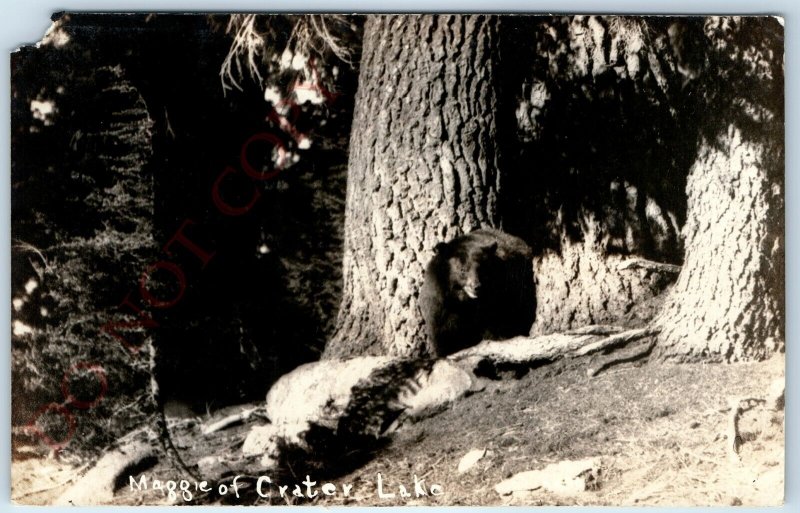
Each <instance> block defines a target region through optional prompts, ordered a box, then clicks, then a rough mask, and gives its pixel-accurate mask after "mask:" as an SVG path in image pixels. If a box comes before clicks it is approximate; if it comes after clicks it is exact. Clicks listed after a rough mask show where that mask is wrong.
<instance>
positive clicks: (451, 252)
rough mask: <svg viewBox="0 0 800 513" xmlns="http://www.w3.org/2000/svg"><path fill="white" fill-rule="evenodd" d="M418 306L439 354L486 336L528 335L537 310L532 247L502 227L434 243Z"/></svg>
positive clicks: (509, 336)
mask: <svg viewBox="0 0 800 513" xmlns="http://www.w3.org/2000/svg"><path fill="white" fill-rule="evenodd" d="M435 251H436V254H435V255H434V257H433V259H432V260H431V261H430V263H429V264H428V267H427V270H426V274H425V282H424V283H423V285H422V289H421V290H420V296H419V306H420V310H421V312H422V317H423V319H424V320H425V324H426V327H427V330H428V336H429V337H430V342H431V347H432V350H433V352H434V354H435V356H446V355H448V354H452V353H455V352H456V351H459V350H460V349H464V348H465V347H470V346H473V345H475V344H477V343H478V342H480V341H481V340H483V339H485V338H494V339H505V338H511V337H514V336H517V335H527V334H528V332H529V331H530V329H531V325H532V324H533V320H534V316H535V310H536V292H535V289H534V282H533V265H532V262H531V258H532V256H533V252H532V251H531V248H530V247H529V246H528V245H527V244H526V243H525V241H523V240H522V239H520V238H519V237H515V236H513V235H509V234H507V233H504V232H501V231H499V230H488V229H486V230H475V231H474V232H471V233H469V234H467V235H463V236H461V237H458V238H456V239H453V240H451V241H450V242H443V243H440V244H438V245H437V246H436V250H435Z"/></svg>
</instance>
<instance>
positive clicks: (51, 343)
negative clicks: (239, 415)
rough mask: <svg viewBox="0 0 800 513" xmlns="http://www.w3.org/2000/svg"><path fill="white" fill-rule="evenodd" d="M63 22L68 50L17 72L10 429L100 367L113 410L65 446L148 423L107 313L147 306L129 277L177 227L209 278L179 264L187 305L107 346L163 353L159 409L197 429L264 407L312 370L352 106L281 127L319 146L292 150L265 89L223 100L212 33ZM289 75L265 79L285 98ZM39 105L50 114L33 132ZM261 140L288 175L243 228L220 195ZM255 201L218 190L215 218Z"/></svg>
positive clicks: (332, 265)
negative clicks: (226, 175)
mask: <svg viewBox="0 0 800 513" xmlns="http://www.w3.org/2000/svg"><path fill="white" fill-rule="evenodd" d="M62 22H63V24H62V26H61V27H62V30H63V31H64V33H65V34H67V35H68V37H69V42H68V43H67V44H64V45H61V46H59V45H58V44H48V45H45V46H42V47H40V48H34V47H25V48H22V49H21V50H20V51H19V52H18V53H15V54H14V55H13V56H12V78H13V80H12V82H13V83H12V151H13V164H12V176H11V182H12V191H13V192H12V224H13V228H12V246H13V250H12V259H13V264H12V269H13V272H12V297H14V298H18V299H19V301H18V304H19V305H20V306H19V308H17V309H16V311H15V312H14V314H13V315H14V319H15V320H16V321H17V322H21V323H23V324H24V325H25V326H28V327H30V328H32V329H33V331H32V333H25V334H24V335H22V336H19V335H17V336H14V344H13V350H12V353H13V358H14V360H13V369H14V371H13V388H14V390H15V394H14V398H13V399H14V400H13V403H14V407H13V410H14V415H13V423H14V425H21V424H24V423H26V422H27V421H28V420H29V419H30V418H31V416H32V415H33V414H34V413H35V412H36V411H37V409H38V408H40V407H41V406H43V405H46V404H49V403H51V402H56V403H59V402H61V401H62V400H63V399H62V378H63V376H65V374H66V373H67V371H68V370H69V368H70V366H71V365H73V364H75V363H77V362H85V361H89V362H95V363H99V364H101V365H102V367H103V369H104V370H105V372H106V374H107V378H108V393H107V395H106V397H105V399H104V400H103V401H101V402H100V403H99V404H98V405H97V406H96V407H95V409H94V410H93V411H92V412H91V413H89V414H84V415H83V416H80V415H78V416H76V419H77V421H78V429H79V432H78V437H77V439H79V440H81V441H82V442H86V446H88V447H96V446H97V443H102V442H107V441H108V440H109V439H112V438H113V434H114V432H122V431H124V427H123V426H119V425H114V426H113V428H114V429H112V430H111V432H109V431H106V430H104V428H108V427H109V426H110V425H111V424H115V421H114V420H112V419H114V414H115V413H118V412H122V411H124V412H125V414H124V417H118V418H117V421H118V420H119V419H120V418H124V419H126V420H127V421H128V422H129V423H130V424H136V423H137V422H140V421H141V420H142V418H143V416H147V415H150V414H152V404H151V403H150V401H149V393H148V389H149V383H150V377H149V373H148V369H149V362H148V358H147V353H146V352H145V353H144V354H143V353H139V354H138V355H136V356H134V355H132V354H131V353H130V352H129V351H127V350H126V349H125V348H124V346H123V344H121V343H120V342H119V341H117V340H116V339H114V338H113V337H110V336H109V334H108V333H105V332H103V331H102V327H103V326H104V325H105V324H106V323H108V322H113V321H114V320H118V321H119V320H122V321H126V320H127V321H134V320H135V319H136V316H135V315H130V314H131V310H130V309H127V308H125V307H122V308H120V307H119V305H120V303H122V301H123V300H124V299H125V298H126V296H127V295H128V294H129V293H132V294H131V296H132V298H133V299H132V301H133V302H135V303H136V304H137V306H139V307H146V306H147V305H146V304H144V303H143V302H142V300H141V298H140V296H139V294H138V287H139V278H140V275H141V273H142V272H143V271H144V269H145V268H146V267H147V266H148V265H149V264H151V263H153V262H154V261H156V260H159V259H162V258H165V257H166V255H165V254H164V253H163V252H161V248H162V247H163V246H164V245H165V244H166V243H167V241H169V239H170V237H171V236H172V235H173V234H174V233H175V232H176V230H178V229H179V227H180V226H181V223H182V222H183V221H184V220H185V219H187V218H188V219H191V220H192V221H194V224H192V225H191V226H190V227H188V228H187V230H186V234H187V236H189V237H190V238H191V239H192V240H193V241H195V242H196V243H197V244H198V245H200V246H201V247H203V248H207V249H208V250H209V251H215V252H216V253H215V257H214V260H213V261H212V262H211V263H210V264H209V265H208V266H207V267H206V268H205V269H201V266H200V265H199V262H198V261H196V260H195V261H193V260H192V258H194V257H192V256H191V254H189V253H187V252H185V250H182V249H180V248H178V249H176V250H174V251H175V253H176V254H177V257H176V260H175V261H176V263H178V264H179V265H181V267H182V268H183V270H184V272H185V273H186V282H187V289H186V292H185V295H184V296H183V298H182V299H181V301H180V302H179V304H177V305H175V306H174V307H172V308H169V309H163V310H160V311H159V310H158V309H153V320H154V321H155V322H157V323H158V327H157V328H151V329H148V328H142V329H138V330H136V329H131V330H127V331H122V330H121V334H122V335H123V336H124V337H125V339H126V340H127V341H128V342H129V343H130V344H132V345H134V346H137V347H145V346H146V344H147V343H148V342H155V344H156V345H157V347H158V352H157V356H156V369H157V378H158V383H159V386H160V388H161V393H162V397H163V398H164V400H165V401H169V400H178V401H182V402H186V403H188V404H190V405H191V406H192V407H194V408H195V409H197V410H198V411H205V410H206V409H214V408H218V407H220V406H222V405H225V404H230V403H233V402H240V401H243V400H249V399H254V398H259V397H263V395H264V394H265V393H266V390H267V389H268V387H269V385H270V384H271V383H272V382H273V381H274V380H275V379H277V377H279V376H280V375H281V374H283V373H285V372H287V371H288V370H291V369H292V368H294V367H295V366H297V365H298V364H300V363H302V362H306V361H310V360H314V359H318V358H319V354H320V352H321V351H322V348H323V346H324V343H325V340H326V337H327V336H328V335H329V334H330V330H331V328H332V320H333V318H334V316H335V314H336V309H337V307H338V298H339V294H340V287H341V283H340V280H341V278H340V275H341V255H342V248H341V245H342V230H343V215H344V194H345V170H346V162H347V153H346V150H347V138H348V131H349V125H350V116H351V112H352V94H341V95H340V96H338V97H337V99H336V101H335V102H332V103H328V104H325V105H313V104H304V105H303V106H302V108H301V111H300V112H298V113H297V118H296V119H295V126H296V127H297V129H298V130H299V131H301V132H310V131H313V144H312V146H311V147H310V148H308V149H300V148H297V145H296V143H295V142H294V141H293V140H292V138H291V137H289V136H287V135H286V134H284V133H282V132H281V131H280V130H278V129H276V128H275V127H274V126H273V125H272V124H271V123H270V122H269V121H268V120H267V115H268V113H269V111H270V109H271V108H272V105H271V104H270V103H269V102H267V101H265V100H264V94H263V91H262V89H261V87H260V84H257V83H255V82H253V81H247V80H245V81H242V83H241V85H242V88H241V90H239V89H236V88H233V89H232V90H230V91H227V92H226V91H225V90H224V89H223V87H222V83H221V81H220V69H221V66H222V63H223V61H224V59H225V56H226V55H227V53H228V51H229V49H230V47H231V37H230V35H228V34H226V31H225V23H226V20H225V19H224V18H220V19H216V18H210V17H207V16H203V15H186V16H184V15H158V16H154V15H138V14H137V15H113V16H108V15H88V14H87V15H69V16H68V17H66V18H63V19H62ZM354 23H356V24H357V23H359V20H358V19H355V20H354ZM339 69H341V73H339V75H338V78H337V86H338V87H340V88H342V89H343V90H348V91H352V90H353V89H354V86H353V81H354V75H353V70H352V69H348V68H346V67H344V66H341V65H340V68H339ZM293 71H294V70H291V69H290V70H288V71H287V72H286V73H285V75H286V76H281V75H280V73H275V74H274V76H273V77H271V78H272V80H273V81H274V83H276V84H277V85H278V86H279V87H283V88H286V87H288V84H289V82H290V81H291V80H293V78H294V76H293V75H292V72H293ZM34 100H48V101H52V102H53V103H54V104H55V110H54V111H53V112H52V113H49V114H48V115H46V116H45V115H42V114H40V113H37V112H35V111H34V110H33V109H32V108H31V102H32V101H34ZM264 131H269V132H272V133H276V134H277V135H279V136H281V137H282V138H283V140H284V141H285V144H286V145H287V148H291V151H292V152H293V153H295V154H297V155H298V156H299V157H300V158H299V160H297V162H295V163H291V164H290V165H287V166H286V171H285V172H283V173H281V175H280V176H278V177H276V178H275V179H274V180H268V181H264V182H263V184H260V188H261V194H262V196H261V198H260V200H259V201H258V203H257V205H256V206H255V208H253V210H252V211H251V212H250V213H248V214H247V215H244V216H240V217H234V218H226V217H225V216H223V215H221V214H220V213H219V211H218V210H217V209H216V208H215V206H214V205H213V203H212V198H211V190H212V186H213V183H214V180H215V179H216V178H217V177H218V176H219V175H220V173H221V172H222V171H223V170H224V169H225V167H226V166H230V165H236V166H238V162H239V154H240V151H241V148H242V145H243V143H244V142H245V141H246V140H247V139H248V138H249V137H250V136H252V135H254V134H257V133H260V132H264ZM250 182H251V181H250V180H248V179H244V180H243V179H238V180H237V179H230V180H228V181H226V183H225V191H226V194H227V195H229V196H228V197H227V198H226V199H227V201H230V202H231V203H236V202H237V201H240V199H241V198H245V199H246V198H247V197H249V196H248V195H249V194H251V192H252V191H251V189H252V185H251V183H250ZM182 251H184V252H183V253H182ZM171 278H172V277H171V276H170V275H169V274H163V275H162V274H159V273H158V272H157V273H154V275H153V277H152V279H151V282H150V285H149V287H150V288H152V289H153V290H158V289H157V287H158V286H159V284H161V285H162V287H163V288H164V290H165V292H164V295H165V296H168V295H170V293H172V292H174V289H172V290H169V287H170V286H174V283H175V282H174V281H170V280H171ZM31 280H34V282H35V283H36V284H37V286H36V288H35V289H34V290H31V291H30V293H29V292H27V291H26V289H25V286H26V284H29V288H30V282H31ZM23 331H24V330H23ZM151 337H152V338H151ZM68 380H69V381H70V389H71V391H72V393H73V394H74V395H76V396H78V397H83V398H94V397H97V394H98V393H99V388H98V387H99V382H98V379H97V376H96V375H93V374H92V373H91V372H72V373H70V375H69V378H68ZM48 417H53V418H52V419H49V420H50V421H51V422H52V424H53V426H52V429H53V430H54V433H53V438H54V439H60V438H63V436H64V429H65V427H64V424H65V423H64V422H62V421H63V419H61V418H59V417H58V415H54V414H53V412H48V413H47V414H46V415H44V416H43V417H42V418H40V421H39V423H40V424H42V423H44V424H45V425H46V424H47V421H48ZM99 419H106V420H105V421H100V422H99Z"/></svg>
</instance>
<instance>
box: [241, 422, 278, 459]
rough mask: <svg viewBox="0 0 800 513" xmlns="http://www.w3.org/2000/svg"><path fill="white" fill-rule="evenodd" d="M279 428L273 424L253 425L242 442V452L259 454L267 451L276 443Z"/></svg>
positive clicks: (244, 453)
mask: <svg viewBox="0 0 800 513" xmlns="http://www.w3.org/2000/svg"><path fill="white" fill-rule="evenodd" d="M276 434H277V429H276V428H275V426H273V425H269V424H268V425H266V426H253V427H252V428H251V429H250V432H249V433H248V434H247V438H245V439H244V444H242V454H243V455H245V456H259V455H262V454H264V453H265V452H267V451H268V450H270V449H271V448H272V446H273V445H274V444H275V435H276Z"/></svg>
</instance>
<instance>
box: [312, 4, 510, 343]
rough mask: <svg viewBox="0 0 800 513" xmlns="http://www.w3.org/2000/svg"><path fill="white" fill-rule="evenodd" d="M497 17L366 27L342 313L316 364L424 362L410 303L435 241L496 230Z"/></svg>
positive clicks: (393, 20) (380, 19)
mask: <svg viewBox="0 0 800 513" xmlns="http://www.w3.org/2000/svg"><path fill="white" fill-rule="evenodd" d="M498 25H499V18H498V17H495V16H459V15H452V16H427V15H426V16H371V17H370V18H369V19H368V20H367V22H366V25H365V28H364V39H363V54H362V61H361V69H360V77H359V86H358V87H359V89H358V93H357V95H356V100H355V112H354V117H353V126H352V136H351V140H350V162H349V169H348V187H347V203H346V220H345V253H344V264H343V265H344V273H343V279H344V281H343V297H342V305H341V308H340V311H339V315H338V320H337V329H336V333H335V335H334V336H333V338H332V339H331V340H330V341H329V343H328V345H327V347H326V350H325V354H324V357H343V356H349V355H356V354H398V355H412V354H419V353H423V352H425V351H427V350H428V349H429V348H428V347H427V341H426V337H425V333H424V330H423V326H422V319H421V316H420V314H419V311H418V307H417V294H418V291H419V289H420V286H421V281H422V278H423V274H424V268H425V265H426V263H427V261H428V260H429V259H430V258H431V257H432V249H433V247H434V246H435V245H436V243H437V242H440V241H443V240H447V239H451V238H453V237H455V236H458V235H460V234H462V233H464V232H468V231H471V230H473V229H476V228H481V227H496V226H497V225H498V222H499V216H498V207H497V204H498V194H499V192H500V191H499V189H500V184H499V177H500V173H499V170H498V169H499V167H500V166H499V157H500V152H499V151H498V149H497V143H498V139H499V138H498V125H499V123H498V121H497V116H498V114H497V112H498V98H499V94H498V91H497V88H498V87H499V85H498V83H499V81H498V80H497V74H498V71H497V70H498V66H499V50H498V44H497V40H498Z"/></svg>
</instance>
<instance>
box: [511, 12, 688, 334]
mask: <svg viewBox="0 0 800 513" xmlns="http://www.w3.org/2000/svg"><path fill="white" fill-rule="evenodd" d="M528 37H529V39H530V40H532V41H533V40H535V45H536V56H537V57H536V59H535V62H534V63H533V66H532V67H531V69H530V70H528V74H529V76H528V77H527V79H526V84H525V86H524V89H523V98H522V99H521V103H520V107H519V109H518V123H519V126H520V131H521V132H522V134H523V144H525V145H527V147H525V150H524V151H527V152H529V153H530V154H531V156H532V158H531V159H526V160H525V161H523V162H522V165H523V166H527V168H528V171H527V172H528V174H529V175H530V176H532V177H533V180H530V179H529V180H530V182H529V183H526V184H524V185H523V186H522V187H519V188H517V189H521V190H522V194H529V195H533V199H532V200H530V201H528V205H530V206H529V207H527V208H530V209H531V210H532V212H533V213H532V215H530V214H529V218H530V221H528V223H529V225H530V226H529V227H523V228H521V229H520V230H519V231H520V232H528V233H534V234H536V235H535V236H534V237H533V239H534V241H533V242H534V244H533V245H534V249H536V250H538V254H537V256H536V258H535V264H534V275H535V277H536V290H537V307H536V322H535V324H534V326H533V329H532V334H534V335H541V334H549V333H557V332H562V331H564V330H569V329H574V328H577V327H581V326H586V325H588V324H603V323H611V324H616V323H620V322H627V321H635V322H637V323H638V324H644V323H646V322H647V321H648V320H650V319H651V318H652V316H653V315H654V313H655V311H656V306H657V305H656V303H657V301H649V300H650V299H652V298H654V297H655V296H657V295H659V294H660V293H661V292H662V291H663V290H664V289H665V287H666V286H667V285H669V283H671V281H672V280H674V278H675V274H674V273H664V272H659V271H654V270H653V269H633V268H626V265H625V264H626V262H627V261H628V260H629V258H630V257H637V258H638V257H644V258H647V259H651V260H658V261H667V262H674V263H679V258H680V254H681V247H680V242H681V241H680V239H679V237H678V233H679V231H680V223H681V222H682V218H683V215H684V212H683V210H682V209H683V204H682V196H683V190H682V189H683V183H682V179H683V177H684V176H685V173H686V169H688V165H689V164H690V163H691V160H688V159H687V160H688V162H685V163H684V162H681V159H680V157H681V155H683V154H684V153H686V154H687V155H688V156H693V154H694V148H691V149H690V150H689V151H688V152H686V151H685V149H684V148H683V147H681V146H682V145H681V144H680V143H676V139H679V138H681V136H683V135H684V134H683V133H681V132H680V131H679V130H676V127H677V125H678V121H677V120H676V117H675V116H674V115H673V114H672V113H670V110H669V108H668V106H666V105H664V103H665V102H664V101H663V98H664V90H663V89H664V88H665V87H667V86H666V80H667V79H666V78H665V73H667V70H665V69H662V65H665V64H664V58H665V57H664V55H663V54H664V45H663V41H653V40H651V31H650V30H649V28H648V25H647V23H646V21H645V20H644V19H642V18H640V17H637V18H627V17H619V16H571V17H554V18H546V19H543V20H542V21H541V22H540V25H539V26H538V27H536V29H535V31H534V32H533V34H532V35H531V36H528ZM527 44H531V43H530V42H528V43H527ZM659 63H661V64H659ZM526 138H528V141H525V139H526ZM531 162H533V163H531ZM684 166H685V167H684ZM664 176H669V177H670V178H669V180H665V179H664V178H663V177H664ZM519 210H521V209H519ZM506 217H510V216H506ZM507 221H508V222H516V221H518V220H517V219H514V218H509V219H508V220H507Z"/></svg>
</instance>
